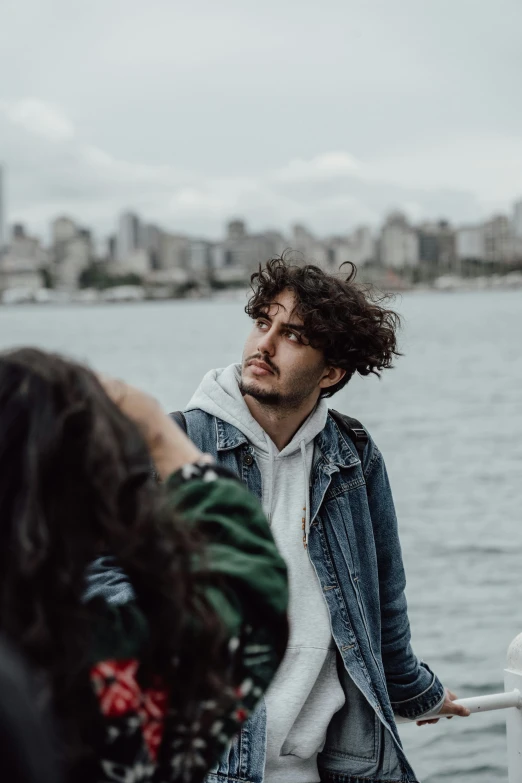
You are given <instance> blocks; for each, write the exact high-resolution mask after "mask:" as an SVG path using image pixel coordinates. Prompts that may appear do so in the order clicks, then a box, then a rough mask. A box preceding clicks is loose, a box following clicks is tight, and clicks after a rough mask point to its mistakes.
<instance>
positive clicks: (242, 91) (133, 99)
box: [0, 0, 522, 237]
mask: <svg viewBox="0 0 522 783" xmlns="http://www.w3.org/2000/svg"><path fill="white" fill-rule="evenodd" d="M521 95H522V0H395V2H393V1H392V0H357V1H355V0H314V2H310V1H309V0H256V1H254V0H238V1H237V2H236V0H184V1H183V2H180V1H179V0H88V2H86V1H85V0H0V160H2V161H3V162H4V164H5V166H6V170H7V175H8V188H7V194H6V195H7V201H8V217H9V222H13V221H18V220H19V221H23V222H25V223H27V224H28V227H29V228H30V229H31V230H33V231H35V232H38V233H41V234H44V232H46V226H47V224H48V222H49V220H50V219H51V218H52V217H53V216H55V215H56V214H57V213H62V212H65V213H67V214H70V215H71V216H72V217H74V218H76V219H77V220H79V221H80V222H82V223H84V224H87V225H90V226H92V227H94V228H95V230H96V231H97V232H98V233H99V234H105V233H108V232H109V231H110V230H111V229H112V227H113V225H114V224H115V221H116V218H117V215H118V213H119V212H120V211H121V210H122V209H124V208H132V209H136V210H137V211H138V212H140V213H141V214H142V215H143V216H144V217H145V218H147V219H149V220H151V221H155V222H158V223H159V224H160V225H163V226H164V227H166V228H169V229H172V230H175V231H180V232H187V233H191V234H200V235H208V236H211V237H217V236H220V235H221V233H222V231H223V225H224V222H225V221H226V219H227V218H228V217H231V216H243V217H245V218H246V220H247V222H248V224H249V226H250V227H251V228H252V229H254V230H261V229H265V228H269V227H274V228H280V229H283V230H287V229H288V228H289V226H290V225H291V224H292V223H293V222H296V221H301V222H304V223H306V224H307V225H309V226H310V228H311V229H312V230H313V231H315V232H317V233H318V234H324V233H342V232H345V231H347V230H348V229H350V228H351V227H353V226H354V225H356V224H358V223H361V222H370V223H374V224H377V223H378V222H379V221H380V220H381V219H382V217H383V215H384V214H385V213H386V212H387V211H388V210H389V209H391V208H394V207H398V208H401V209H404V210H405V211H406V212H407V213H408V214H409V215H410V216H411V218H413V219H420V218H424V217H434V218H435V217H441V216H448V217H449V218H451V219H453V220H455V221H457V222H463V221H473V220H476V219H479V218H480V217H482V216H483V215H485V214H488V213H489V212H490V211H492V210H508V209H510V207H511V202H512V201H513V200H514V199H515V198H517V197H520V196H522V97H521Z"/></svg>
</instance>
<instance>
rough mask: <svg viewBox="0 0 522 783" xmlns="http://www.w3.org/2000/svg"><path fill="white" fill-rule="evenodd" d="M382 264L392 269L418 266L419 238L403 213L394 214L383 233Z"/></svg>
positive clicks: (387, 221)
mask: <svg viewBox="0 0 522 783" xmlns="http://www.w3.org/2000/svg"><path fill="white" fill-rule="evenodd" d="M380 254H381V263H382V265H383V266H385V267H388V268H391V269H402V268H405V267H413V266H417V264H418V263H419V238H418V236H417V234H416V232H415V231H414V230H413V228H412V227H411V226H410V224H409V223H408V220H407V218H406V216H405V215H403V214H402V212H392V214H390V215H388V217H387V218H386V222H385V224H384V226H383V228H382V231H381V253H380Z"/></svg>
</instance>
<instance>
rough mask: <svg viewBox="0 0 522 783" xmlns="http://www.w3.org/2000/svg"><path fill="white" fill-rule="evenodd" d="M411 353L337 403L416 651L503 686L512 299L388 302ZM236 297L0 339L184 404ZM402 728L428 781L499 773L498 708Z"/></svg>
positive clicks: (55, 313)
mask: <svg viewBox="0 0 522 783" xmlns="http://www.w3.org/2000/svg"><path fill="white" fill-rule="evenodd" d="M396 307H397V309H398V310H399V311H400V312H401V313H402V314H403V316H404V328H403V332H402V338H401V341H402V348H403V351H404V353H405V356H404V357H403V358H401V359H400V360H399V361H398V363H397V367H396V369H395V370H392V371H388V372H387V373H385V374H384V376H383V378H382V380H381V381H378V380H377V379H375V378H370V379H357V380H354V381H353V382H352V383H350V384H349V386H348V388H347V389H345V390H343V391H342V392H340V393H339V394H338V395H337V396H336V397H334V398H333V400H332V404H333V405H334V407H336V408H337V409H339V410H342V411H344V412H346V413H350V414H351V415H353V416H356V417H357V418H360V419H361V420H362V421H363V422H364V423H365V424H366V425H367V426H368V428H369V429H370V430H371V432H372V434H373V436H374V437H375V439H376V440H377V442H378V444H379V446H380V448H381V450H382V451H383V452H384V455H385V457H386V461H387V465H388V469H389V472H390V476H391V480H392V486H393V488H394V494H395V499H396V505H397V510H398V514H399V520H400V526H401V537H402V542H403V549H404V557H405V562H406V569H407V574H408V588H407V594H408V600H409V606H410V618H411V623H412V627H413V642H414V646H415V649H416V651H417V653H418V654H419V655H420V656H422V657H423V658H424V659H426V660H428V661H429V663H430V665H431V666H432V668H434V669H435V670H436V671H437V673H438V674H439V676H440V677H441V678H442V679H443V681H444V682H445V684H446V685H448V686H449V687H450V688H452V689H453V690H455V691H457V693H458V694H459V695H461V696H472V695H478V694H483V693H491V692H495V691H497V690H501V689H502V687H503V686H502V678H503V666H504V661H505V653H506V648H507V646H508V644H509V642H510V641H511V640H512V638H513V637H514V636H516V634H517V633H518V632H519V631H522V611H521V607H522V603H521V593H522V590H521V587H520V585H521V577H520V574H521V564H522V526H521V520H520V518H521V503H522V350H521V337H520V335H522V324H521V321H522V293H521V292H511V293H508V292H506V293H503V292H502V293H501V292H499V293H490V292H487V293H473V294H415V295H407V296H404V297H403V298H402V299H400V300H398V301H397V302H396ZM248 326H249V324H248V321H247V319H246V316H245V315H244V314H243V312H242V304H241V302H172V303H161V304H139V305H116V306H115V305H112V306H107V305H105V306H92V307H83V308H82V307H80V308H78V307H76V308H72V307H71V308H69V307H60V308H49V309H47V308H44V307H42V308H38V307H32V308H29V307H28V308H26V307H23V308H22V307H20V308H13V309H9V308H5V307H4V308H3V309H2V308H0V348H1V347H7V346H12V345H21V344H34V345H39V346H42V347H46V348H53V349H58V350H60V351H65V352H66V353H68V354H72V355H74V356H76V357H78V358H80V359H86V360H88V361H89V362H90V363H91V364H92V365H94V366H95V367H96V368H98V369H101V370H104V371H106V372H110V373H114V374H116V375H119V376H120V377H123V378H125V379H127V380H129V381H132V382H134V383H137V384H140V385H142V386H144V387H146V388H147V389H148V390H150V391H151V392H153V393H155V394H156V395H158V396H159V398H160V399H161V400H162V402H163V403H164V404H165V406H166V407H167V408H169V409H171V410H172V409H175V408H180V407H183V405H184V404H185V403H186V402H187V401H188V398H189V397H190V395H191V393H192V391H193V390H194V388H195V386H196V385H197V383H198V382H199V380H200V379H201V377H202V375H203V374H204V373H205V372H206V371H207V370H208V369H210V368H211V367H219V366H224V365H226V364H228V363H230V362H232V361H236V360H238V358H239V357H240V355H241V346H242V341H243V338H244V336H245V334H246V332H247V330H248ZM443 724H444V725H437V726H427V727H423V728H417V727H415V726H407V727H404V728H403V729H402V736H403V739H404V743H405V745H406V748H407V750H408V752H409V755H410V758H411V761H412V763H413V766H414V768H415V769H416V770H417V772H418V774H419V776H420V778H421V779H422V780H423V781H424V783H444V782H445V781H455V780H458V781H463V782H466V783H492V781H506V780H507V773H506V752H505V731H504V715H503V713H502V712H496V713H488V714H483V715H476V716H473V717H472V718H470V719H468V720H458V719H456V720H452V721H444V722H443Z"/></svg>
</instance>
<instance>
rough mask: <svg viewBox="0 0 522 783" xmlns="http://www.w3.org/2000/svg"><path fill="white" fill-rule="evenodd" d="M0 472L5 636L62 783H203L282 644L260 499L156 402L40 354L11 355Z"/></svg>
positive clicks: (0, 403) (6, 363)
mask: <svg viewBox="0 0 522 783" xmlns="http://www.w3.org/2000/svg"><path fill="white" fill-rule="evenodd" d="M151 457H152V459H153V461H154V463H155V465H156V468H157V471H158V473H159V475H160V476H161V478H162V479H163V480H164V484H163V486H157V485H156V483H155V481H154V479H153V477H152V476H151V472H150V461H151ZM0 466H1V470H0V596H1V602H0V631H1V632H2V633H3V634H4V636H5V637H6V639H7V640H8V641H9V643H11V644H12V645H14V646H16V648H17V649H18V651H19V653H20V654H21V655H22V656H23V657H24V658H25V660H26V662H27V663H28V664H29V665H30V666H31V667H32V670H33V671H34V672H35V673H36V674H37V676H38V677H39V680H40V694H39V702H40V704H43V702H44V701H45V699H47V707H48V708H50V709H52V712H53V713H54V715H55V718H56V723H57V726H58V730H57V732H56V737H55V748H54V752H55V753H56V755H57V756H58V757H59V758H60V761H61V766H62V768H63V769H64V772H65V777H66V779H67V780H70V781H74V783H79V782H80V781H89V783H93V782H94V781H96V783H105V782H106V781H120V783H123V782H126V781H128V782H129V783H138V781H139V782H140V783H148V782H149V781H150V782H151V783H170V782H171V781H185V782H187V783H188V781H190V783H194V782H196V781H200V780H202V779H203V778H204V776H205V773H206V772H207V771H208V769H209V768H210V767H211V766H212V764H214V763H215V761H216V760H217V759H218V758H219V757H220V756H221V755H222V753H223V751H224V749H225V747H226V746H227V744H228V743H229V741H230V739H231V738H232V737H233V736H234V734H235V733H236V732H237V730H238V729H239V727H240V726H241V725H242V723H243V722H244V720H245V719H246V717H247V716H248V715H249V713H250V712H251V711H252V710H253V708H254V706H255V705H256V703H257V701H258V700H259V698H260V696H261V694H262V692H263V691H264V690H265V689H266V687H267V686H268V684H269V682H270V680H271V678H272V676H273V675H274V672H275V670H276V668H277V666H278V664H279V662H280V660H281V658H282V656H283V654H284V649H285V646H286V641H287V620H286V606H287V582H286V569H285V565H284V562H283V561H282V559H281V558H280V556H279V555H278V553H277V550H276V548H275V545H274V542H273V539H272V537H271V534H270V531H269V528H268V525H267V522H266V519H265V517H264V515H263V513H262V511H261V508H260V506H259V504H258V502H257V500H255V498H253V497H252V496H251V495H250V493H248V491H247V490H246V488H245V487H244V486H243V485H242V484H241V483H240V482H239V481H238V480H237V478H236V477H235V476H234V475H233V474H231V473H230V472H228V471H227V470H226V469H223V468H221V467H219V466H217V465H214V464H213V459H212V458H210V457H208V456H205V455H203V454H202V453H201V452H200V451H199V449H197V448H196V447H195V446H194V445H193V444H192V443H191V442H190V441H189V440H188V438H187V437H186V436H185V435H184V433H183V432H182V431H181V430H180V429H179V428H178V427H177V426H176V425H175V424H174V423H173V422H172V421H171V420H170V419H169V418H168V417H167V416H166V415H165V414H164V413H163V412H162V410H161V408H160V406H159V404H158V403H157V402H156V401H155V400H154V399H152V398H150V397H148V396H147V395H145V394H144V393H142V392H140V391H138V390H136V389H134V388H132V387H129V386H127V385H125V384H123V383H122V382H117V381H112V380H109V379H99V378H97V377H96V376H95V375H94V374H93V373H92V372H91V371H89V370H88V369H86V368H85V367H83V366H81V365H78V364H75V363H73V362H70V361H66V360H64V359H62V358H60V357H58V356H54V355H50V354H47V353H44V352H41V351H38V350H35V349H21V350H16V351H12V352H9V353H5V354H2V355H0ZM35 709H36V708H35ZM0 765H1V761H0ZM50 783H51V782H50Z"/></svg>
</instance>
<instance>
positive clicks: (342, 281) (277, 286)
mask: <svg viewBox="0 0 522 783" xmlns="http://www.w3.org/2000/svg"><path fill="white" fill-rule="evenodd" d="M343 267H346V270H345V271H343ZM356 274H357V268H356V266H355V264H352V263H351V262H347V263H346V264H343V265H342V267H341V269H340V272H339V274H338V275H333V274H328V273H327V272H325V271H323V270H322V269H320V268H319V267H317V266H313V265H312V264H306V265H303V266H300V265H298V264H292V263H291V262H289V261H288V260H287V257H286V254H283V256H281V257H276V258H272V259H270V260H269V261H268V262H267V263H266V264H265V265H264V266H260V267H259V270H258V271H257V272H254V274H253V275H252V277H251V287H252V292H253V293H252V296H251V298H250V299H249V301H248V304H247V306H246V307H245V312H246V313H247V315H249V316H250V317H251V318H259V317H260V315H262V314H263V313H265V312H266V311H267V310H268V308H269V307H270V304H271V303H272V302H273V301H274V299H275V298H276V297H277V296H278V295H279V294H280V293H282V292H283V291H285V290H287V289H289V290H290V291H292V292H293V293H294V295H295V299H296V313H297V315H299V316H300V317H301V318H302V320H303V323H304V327H305V332H304V334H305V339H306V340H307V341H308V342H309V343H310V345H312V346H313V347H314V348H318V349H319V350H321V351H322V352H323V354H324V359H325V362H326V364H327V365H330V366H332V367H340V368H341V369H343V370H346V374H345V375H344V377H343V378H342V379H341V380H340V381H339V382H338V383H336V384H335V385H334V386H331V387H330V388H328V389H325V390H324V392H323V394H322V396H323V397H331V396H332V395H333V394H335V392H337V391H339V389H342V388H343V386H344V385H345V384H347V383H348V381H349V380H350V378H351V377H352V376H353V375H354V374H355V373H359V374H360V375H369V374H370V373H374V374H376V375H379V374H380V373H381V371H382V370H384V369H386V368H388V367H393V360H394V357H395V356H400V351H399V350H398V347H397V331H398V328H399V326H400V317H399V315H398V314H397V313H396V312H394V311H393V310H390V309H388V308H387V307H385V306H384V305H385V302H386V300H387V298H388V297H387V295H385V294H378V293H377V292H376V291H374V290H372V289H371V288H370V287H369V286H366V287H363V286H360V285H358V284H357V283H356V282H355V277H356Z"/></svg>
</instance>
